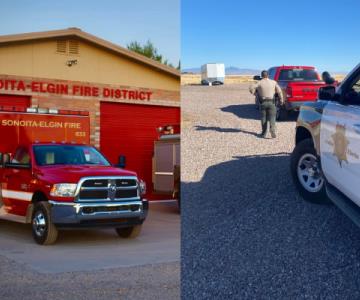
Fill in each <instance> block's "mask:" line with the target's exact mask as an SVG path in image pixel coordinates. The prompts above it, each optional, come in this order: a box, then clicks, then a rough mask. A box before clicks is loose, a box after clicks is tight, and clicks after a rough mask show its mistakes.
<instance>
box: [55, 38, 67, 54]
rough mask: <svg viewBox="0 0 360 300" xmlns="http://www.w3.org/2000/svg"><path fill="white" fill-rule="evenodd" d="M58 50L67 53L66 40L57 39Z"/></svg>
mask: <svg viewBox="0 0 360 300" xmlns="http://www.w3.org/2000/svg"><path fill="white" fill-rule="evenodd" d="M56 52H57V53H66V40H57V41H56Z"/></svg>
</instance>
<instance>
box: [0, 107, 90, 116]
mask: <svg viewBox="0 0 360 300" xmlns="http://www.w3.org/2000/svg"><path fill="white" fill-rule="evenodd" d="M0 111H5V112H20V113H38V114H51V115H74V116H89V112H87V111H76V110H65V109H56V108H41V107H27V108H25V107H16V106H9V105H7V106H0Z"/></svg>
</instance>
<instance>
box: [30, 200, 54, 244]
mask: <svg viewBox="0 0 360 300" xmlns="http://www.w3.org/2000/svg"><path fill="white" fill-rule="evenodd" d="M31 225H32V235H33V238H34V240H35V241H36V242H37V243H38V244H40V245H51V244H54V243H55V242H56V240H57V237H58V230H57V228H56V226H55V225H54V224H53V223H52V222H51V213H50V205H49V203H48V202H46V201H41V202H38V203H36V204H35V207H34V210H33V213H32V216H31Z"/></svg>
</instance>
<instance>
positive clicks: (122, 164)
mask: <svg viewBox="0 0 360 300" xmlns="http://www.w3.org/2000/svg"><path fill="white" fill-rule="evenodd" d="M117 167H119V168H122V169H124V168H125V167H126V157H125V155H119V161H118V164H117Z"/></svg>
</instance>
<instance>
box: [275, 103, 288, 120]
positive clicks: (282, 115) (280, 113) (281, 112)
mask: <svg viewBox="0 0 360 300" xmlns="http://www.w3.org/2000/svg"><path fill="white" fill-rule="evenodd" d="M287 118H288V111H287V110H286V109H285V108H284V107H281V106H280V105H276V121H284V120H286V119H287Z"/></svg>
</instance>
